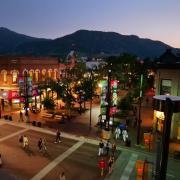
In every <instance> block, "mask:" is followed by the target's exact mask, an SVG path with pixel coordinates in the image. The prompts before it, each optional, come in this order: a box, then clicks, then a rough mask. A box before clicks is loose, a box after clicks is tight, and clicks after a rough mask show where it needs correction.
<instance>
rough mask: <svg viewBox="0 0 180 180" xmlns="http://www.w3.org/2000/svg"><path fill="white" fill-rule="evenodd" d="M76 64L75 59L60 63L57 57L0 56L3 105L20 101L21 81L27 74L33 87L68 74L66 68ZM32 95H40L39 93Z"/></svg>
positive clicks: (0, 92)
mask: <svg viewBox="0 0 180 180" xmlns="http://www.w3.org/2000/svg"><path fill="white" fill-rule="evenodd" d="M74 66H75V61H74V59H73V60H72V62H69V63H68V64H62V63H60V60H59V58H57V57H17V56H0V99H1V105H2V106H4V105H5V104H6V103H9V104H10V105H13V104H18V103H19V102H20V95H19V88H20V87H19V83H20V80H21V79H22V80H23V79H24V77H25V75H26V76H28V78H29V79H30V84H31V86H32V91H33V89H36V88H37V86H38V85H39V84H45V83H48V80H50V79H51V80H55V81H56V80H58V79H60V78H63V76H65V75H66V69H69V68H72V67H74ZM32 96H38V93H35V95H33V94H32Z"/></svg>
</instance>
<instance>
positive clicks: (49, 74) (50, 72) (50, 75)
mask: <svg viewBox="0 0 180 180" xmlns="http://www.w3.org/2000/svg"><path fill="white" fill-rule="evenodd" d="M48 77H49V78H51V77H52V70H49V71H48Z"/></svg>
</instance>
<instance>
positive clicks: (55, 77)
mask: <svg viewBox="0 0 180 180" xmlns="http://www.w3.org/2000/svg"><path fill="white" fill-rule="evenodd" d="M54 79H57V70H54Z"/></svg>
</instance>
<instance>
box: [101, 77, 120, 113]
mask: <svg viewBox="0 0 180 180" xmlns="http://www.w3.org/2000/svg"><path fill="white" fill-rule="evenodd" d="M100 84H101V102H100V105H101V112H100V113H101V115H105V114H106V111H107V105H108V101H107V95H108V94H107V93H108V81H107V80H102V81H101V83H100ZM117 86H118V81H117V80H111V82H110V91H111V97H110V98H111V102H110V112H109V115H110V116H111V117H112V116H113V114H115V113H116V110H117V108H116V106H117Z"/></svg>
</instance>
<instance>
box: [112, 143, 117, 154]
mask: <svg viewBox="0 0 180 180" xmlns="http://www.w3.org/2000/svg"><path fill="white" fill-rule="evenodd" d="M111 151H112V156H113V157H114V155H115V151H116V144H115V142H114V143H112V147H111Z"/></svg>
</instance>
